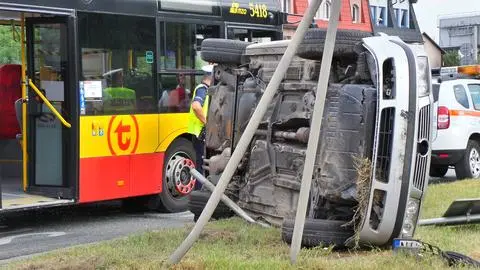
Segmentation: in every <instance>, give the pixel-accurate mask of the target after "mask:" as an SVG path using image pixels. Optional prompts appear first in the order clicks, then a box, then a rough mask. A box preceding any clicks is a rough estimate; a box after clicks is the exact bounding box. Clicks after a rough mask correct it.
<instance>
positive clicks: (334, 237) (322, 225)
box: [282, 218, 354, 248]
mask: <svg viewBox="0 0 480 270" xmlns="http://www.w3.org/2000/svg"><path fill="white" fill-rule="evenodd" d="M346 223H347V221H342V220H326V219H312V218H306V219H305V226H304V228H303V234H302V242H301V246H302V247H316V246H319V245H323V246H330V245H334V246H335V247H336V248H344V247H347V240H348V239H349V238H351V237H352V236H353V235H354V231H353V228H352V227H351V226H345V224H346ZM294 226H295V219H290V218H286V219H284V220H283V224H282V240H283V241H284V242H285V243H287V244H288V245H291V243H292V238H293V228H294Z"/></svg>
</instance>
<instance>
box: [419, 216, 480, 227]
mask: <svg viewBox="0 0 480 270" xmlns="http://www.w3.org/2000/svg"><path fill="white" fill-rule="evenodd" d="M478 222H480V214H477V215H468V216H460V217H440V218H431V219H422V220H420V221H419V222H418V225H420V226H429V225H456V224H470V223H478Z"/></svg>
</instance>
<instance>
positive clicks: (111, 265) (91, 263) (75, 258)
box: [4, 181, 480, 270]
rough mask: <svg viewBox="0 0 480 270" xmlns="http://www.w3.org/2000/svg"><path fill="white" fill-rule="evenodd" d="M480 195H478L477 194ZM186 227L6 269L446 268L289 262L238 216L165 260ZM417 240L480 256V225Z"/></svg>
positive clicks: (440, 195) (349, 258)
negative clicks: (176, 258) (172, 261)
mask: <svg viewBox="0 0 480 270" xmlns="http://www.w3.org/2000/svg"><path fill="white" fill-rule="evenodd" d="M475 191H477V192H478V193H480V181H478V182H477V181H459V182H454V183H450V184H439V185H431V186H430V187H429V190H428V197H427V199H426V202H425V204H424V208H423V210H424V211H423V213H422V217H423V218H431V217H437V216H441V215H442V214H443V212H444V211H445V210H446V209H447V207H448V205H449V204H450V203H451V201H453V200H454V199H457V198H475V197H477V196H478V195H477V194H476V192H475ZM479 195H480V194H479ZM191 228H192V225H191V224H190V225H188V226H187V227H186V228H183V229H169V230H162V231H157V232H149V233H145V234H141V235H135V236H131V237H128V238H124V239H119V240H114V241H108V242H104V243H99V244H93V245H84V246H79V247H74V248H70V249H64V250H58V251H54V252H51V253H48V254H45V255H41V256H38V257H34V258H31V259H27V260H23V261H18V262H14V263H11V264H9V265H5V266H4V268H6V269H242V270H243V269H342V270H345V269H386V268H388V269H448V267H447V266H446V265H445V264H443V262H442V261H440V260H438V259H437V258H431V257H428V256H427V257H425V258H423V259H421V260H418V259H415V258H413V257H408V256H404V255H396V256H395V255H393V253H392V251H391V250H378V249H373V250H363V251H356V252H353V251H352V252H333V251H331V250H330V249H324V248H315V249H309V250H306V249H304V250H302V251H301V253H300V255H299V258H298V260H297V261H298V262H297V264H296V265H295V266H292V265H291V264H290V261H289V247H288V246H287V245H286V244H284V243H283V242H282V240H281V236H280V231H279V230H278V229H274V228H269V229H264V228H261V227H258V226H254V225H248V224H246V223H245V222H243V221H242V220H241V219H239V218H232V219H229V220H222V221H216V222H210V223H209V224H208V226H207V228H206V229H205V230H204V232H203V233H202V235H201V238H200V239H199V240H198V241H197V242H196V243H195V245H194V246H193V248H192V249H191V250H190V251H189V252H188V253H187V255H186V256H185V257H184V258H183V260H182V261H181V262H180V263H179V264H177V265H175V266H168V265H167V264H166V260H167V259H168V257H169V256H170V255H171V254H172V252H173V251H174V250H175V249H176V248H177V247H178V246H179V244H180V243H181V242H182V241H183V240H184V239H185V237H186V236H187V234H188V233H189V232H190V230H191ZM416 238H419V239H422V240H423V241H426V242H428V243H432V244H435V245H438V246H439V247H441V248H442V249H443V250H453V251H457V252H461V253H463V254H466V255H469V256H471V257H474V258H476V259H480V225H466V226H452V227H420V228H419V229H418V230H417V235H416Z"/></svg>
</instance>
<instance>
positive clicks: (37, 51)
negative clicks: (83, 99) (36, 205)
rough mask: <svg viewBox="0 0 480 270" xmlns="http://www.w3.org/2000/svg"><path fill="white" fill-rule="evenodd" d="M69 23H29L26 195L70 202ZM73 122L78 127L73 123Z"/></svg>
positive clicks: (41, 20)
mask: <svg viewBox="0 0 480 270" xmlns="http://www.w3.org/2000/svg"><path fill="white" fill-rule="evenodd" d="M73 24H74V21H73V18H71V17H68V16H62V17H60V16H56V17H42V18H27V19H26V27H27V28H26V39H27V63H28V65H27V76H28V109H27V110H28V120H27V123H28V127H27V130H28V136H27V138H28V140H27V149H28V173H27V175H28V187H27V191H28V192H29V193H34V194H38V195H43V196H48V197H55V198H63V199H71V198H74V192H73V188H74V186H75V185H74V183H75V181H76V177H77V176H76V174H75V173H74V168H75V166H76V165H75V164H76V161H78V159H77V158H78V157H77V156H76V155H75V154H74V153H75V151H74V149H75V147H74V145H75V144H76V142H75V141H74V140H73V139H72V138H75V136H74V135H73V134H74V131H75V130H77V129H76V128H75V127H74V126H72V125H71V123H72V121H75V120H76V119H75V116H76V113H75V111H76V107H75V106H74V104H75V103H74V102H73V101H74V100H75V94H74V93H76V91H75V89H73V88H74V85H75V84H74V83H73V84H72V82H73V81H74V80H75V78H74V77H75V73H74V72H72V69H73V67H74V59H75V57H74V54H75V49H74V48H75V47H74V46H73V45H72V44H74V42H73V37H74V36H73ZM75 122H76V121H75Z"/></svg>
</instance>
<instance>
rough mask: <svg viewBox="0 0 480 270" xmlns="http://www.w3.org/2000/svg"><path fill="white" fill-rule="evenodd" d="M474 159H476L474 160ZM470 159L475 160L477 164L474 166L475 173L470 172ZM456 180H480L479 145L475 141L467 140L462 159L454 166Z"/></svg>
mask: <svg viewBox="0 0 480 270" xmlns="http://www.w3.org/2000/svg"><path fill="white" fill-rule="evenodd" d="M475 157H476V158H475ZM470 158H475V159H476V162H477V163H478V164H479V165H477V166H476V173H473V172H472V169H471V164H470ZM455 174H456V175H457V179H459V180H461V179H468V178H480V145H479V144H478V142H477V141H474V140H469V141H468V144H467V149H466V150H465V154H464V155H463V157H462V159H460V161H459V162H458V163H457V164H456V165H455Z"/></svg>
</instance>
